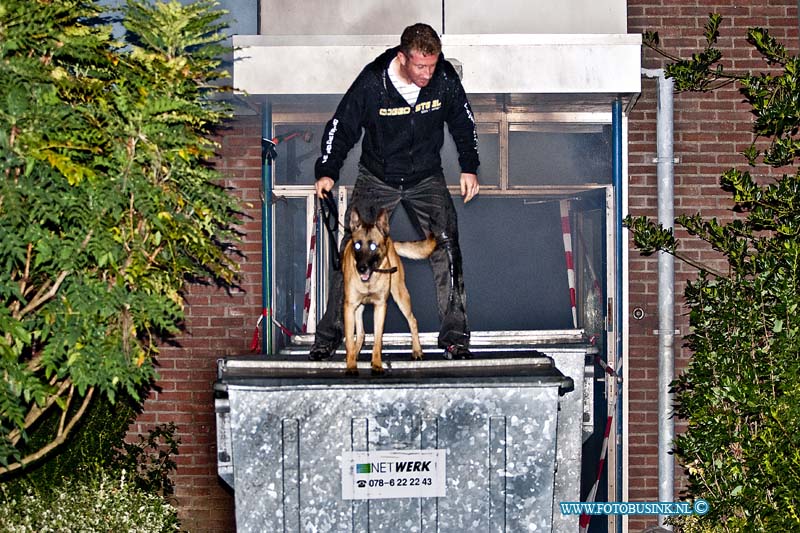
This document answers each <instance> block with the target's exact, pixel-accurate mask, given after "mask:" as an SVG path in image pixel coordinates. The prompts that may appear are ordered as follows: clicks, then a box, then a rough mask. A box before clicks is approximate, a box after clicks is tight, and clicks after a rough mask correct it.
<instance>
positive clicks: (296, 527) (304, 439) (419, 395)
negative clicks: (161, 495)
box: [215, 348, 584, 532]
mask: <svg viewBox="0 0 800 533" xmlns="http://www.w3.org/2000/svg"><path fill="white" fill-rule="evenodd" d="M389 351H391V349H389ZM556 351H558V350H556ZM562 351H563V350H562ZM563 356H564V354H563V353H562V354H560V355H559V356H558V357H563ZM573 359H576V361H577V362H578V363H577V364H576V365H573V366H576V368H578V367H580V369H581V371H582V369H583V362H584V357H583V355H582V354H581V355H580V357H577V358H576V357H573ZM359 364H360V365H362V363H359ZM360 369H361V374H360V375H359V376H358V377H347V376H345V375H344V372H343V362H332V363H317V362H314V363H312V362H306V361H302V360H298V358H297V357H284V358H274V357H273V358H263V357H260V358H228V359H221V360H220V361H219V367H218V371H219V379H218V382H217V383H216V385H215V392H216V396H217V398H216V409H217V425H218V427H217V435H218V439H217V440H218V454H219V457H218V470H219V473H220V476H221V477H222V478H223V479H224V480H225V481H226V482H227V483H228V484H230V485H231V487H233V488H234V489H235V498H236V521H237V530H238V531H241V532H264V531H270V532H273V531H276V532H277V531H314V532H326V531H330V532H343V531H409V532H413V531H418V532H424V531H439V532H448V531H459V532H464V531H481V532H483V531H509V532H511V531H561V530H565V529H563V528H561V527H560V526H558V523H559V520H563V517H554V515H553V513H554V511H553V508H554V499H559V500H561V499H566V497H570V498H571V497H574V499H575V500H577V499H578V498H577V496H574V495H573V494H571V493H572V492H574V491H573V488H575V489H576V490H577V489H578V488H579V475H580V459H579V457H580V440H581V437H580V435H581V418H580V417H581V413H582V408H581V405H580V403H581V401H582V396H583V392H582V391H583V383H582V382H581V381H578V382H577V383H576V382H575V380H574V379H573V378H572V377H570V376H568V375H565V373H562V372H561V371H559V369H558V368H557V367H556V364H555V363H554V358H552V357H548V356H545V355H543V354H542V353H541V352H539V351H535V350H525V349H519V348H517V349H515V350H512V351H491V350H488V349H487V350H484V351H482V352H481V353H480V355H479V358H477V359H474V360H469V361H458V362H455V361H445V360H435V359H431V360H424V361H411V360H410V358H409V359H407V360H406V359H404V358H403V354H400V356H399V357H397V358H396V359H395V358H393V360H392V366H391V369H390V371H389V372H388V373H387V374H386V375H384V376H381V377H373V376H371V375H370V372H369V370H368V363H364V366H360ZM576 385H578V389H579V390H578V391H576V390H575V388H576V387H575V386H576ZM576 392H577V393H578V394H580V396H581V399H580V400H579V401H578V402H577V404H578V409H579V410H580V412H579V413H578V415H577V416H578V418H577V419H576V420H574V422H575V423H577V425H576V424H575V423H573V424H570V430H569V431H568V433H571V434H572V437H570V438H569V439H567V440H572V441H574V440H576V439H577V442H573V443H572V445H573V446H577V455H578V464H577V468H575V465H569V464H568V463H569V459H568V458H565V459H564V460H563V461H562V460H561V459H559V460H560V461H562V462H563V463H564V464H563V465H561V467H568V468H564V472H565V473H566V472H571V473H575V471H577V476H578V477H577V479H575V480H574V481H575V482H576V483H577V485H575V486H574V487H573V486H572V484H570V483H567V484H566V485H567V486H560V487H559V486H558V484H557V483H555V482H554V480H555V478H556V463H557V456H558V457H560V456H562V455H567V454H565V453H564V450H573V448H570V447H567V448H563V447H560V446H558V444H559V443H558V438H559V437H558V434H559V431H562V432H563V431H564V429H563V428H564V427H565V423H564V421H563V420H561V421H559V409H560V400H563V398H562V397H560V395H562V396H563V395H565V394H567V395H569V394H574V393H576ZM573 403H575V402H573ZM561 409H562V410H563V409H564V407H563V406H562V407H561ZM569 409H572V410H573V411H574V410H575V409H574V408H572V407H571V408H569ZM569 409H568V410H569ZM559 428H562V429H559ZM575 428H577V431H575ZM565 444H566V443H565ZM557 450H558V453H557ZM398 468H399V471H398ZM409 469H410V470H411V471H409ZM570 477H572V476H570ZM561 485H564V483H563V482H562V483H561ZM568 493H570V494H568ZM556 509H557V507H556ZM554 519H555V522H554ZM554 524H555V525H554ZM574 525H575V528H576V529H577V522H576V523H575V524H574ZM569 529H572V527H570V528H569Z"/></svg>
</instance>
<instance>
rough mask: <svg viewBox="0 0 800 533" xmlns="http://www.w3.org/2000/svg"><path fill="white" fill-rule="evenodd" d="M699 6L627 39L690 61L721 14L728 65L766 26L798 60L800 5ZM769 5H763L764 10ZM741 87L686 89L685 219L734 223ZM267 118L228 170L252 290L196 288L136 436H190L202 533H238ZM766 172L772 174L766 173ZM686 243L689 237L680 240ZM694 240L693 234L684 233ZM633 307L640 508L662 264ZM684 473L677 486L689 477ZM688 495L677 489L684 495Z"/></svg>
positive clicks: (185, 503) (193, 514)
mask: <svg viewBox="0 0 800 533" xmlns="http://www.w3.org/2000/svg"><path fill="white" fill-rule="evenodd" d="M750 3H751V2H722V1H720V2H713V3H708V2H699V1H698V0H666V1H664V2H656V1H654V0H629V1H628V32H629V33H638V32H641V31H643V30H657V31H658V32H659V34H660V36H661V42H662V44H663V45H664V46H665V47H666V48H667V49H669V50H672V51H674V52H677V53H679V54H682V55H688V54H690V53H691V52H693V51H695V50H696V49H698V48H699V47H701V46H702V45H703V25H704V23H705V20H706V18H707V15H708V13H710V12H719V13H721V14H722V15H723V17H724V18H725V20H724V22H723V25H722V30H721V33H722V38H721V39H720V42H719V47H720V48H721V49H722V50H723V53H724V55H725V57H726V66H729V67H730V68H733V69H762V68H764V65H763V63H762V62H761V61H760V60H759V59H758V58H757V57H756V54H755V53H754V52H753V51H752V48H751V47H750V46H749V45H747V44H746V43H745V41H744V36H745V33H746V28H747V27H749V26H762V27H766V28H768V29H769V30H770V32H771V34H773V35H775V36H776V37H778V38H780V39H782V40H783V42H784V44H785V45H786V46H787V48H788V50H789V51H790V52H792V53H797V48H798V13H797V2H796V1H795V0H766V1H764V2H752V4H753V5H749V4H750ZM756 4H763V5H756ZM661 65H662V60H661V59H660V58H659V57H658V56H657V55H656V54H655V53H654V52H652V51H651V50H647V49H643V64H642V66H643V67H646V68H657V67H659V66H661ZM655 97H656V82H655V81H653V80H650V79H643V83H642V93H641V97H640V98H639V100H638V102H637V103H636V106H635V108H634V109H633V111H632V112H631V114H630V116H629V135H628V142H629V145H628V148H629V157H628V165H629V166H628V171H629V184H630V187H629V199H628V201H629V206H630V212H631V213H632V214H634V215H641V214H645V215H650V216H653V217H655V215H656V165H655V163H653V159H654V158H655V155H656V154H655V152H656V138H655V132H656V100H655ZM741 100H742V99H741V97H740V95H739V94H738V93H737V92H736V90H735V89H734V88H731V89H726V90H722V91H718V92H716V93H712V94H679V95H676V97H675V104H674V109H675V114H674V128H675V156H676V157H677V158H679V163H677V164H676V165H675V212H676V214H680V213H693V212H697V211H700V212H702V213H703V215H706V216H716V217H718V218H720V219H723V220H724V219H728V218H730V216H731V212H730V211H729V210H728V207H729V198H728V196H727V194H726V193H723V192H722V191H721V190H720V189H719V187H718V179H719V176H720V174H721V173H722V171H723V170H725V169H726V168H728V167H729V166H733V165H737V166H741V165H743V162H744V160H743V158H742V157H741V156H739V155H737V152H741V151H742V150H743V149H744V148H745V147H746V146H747V145H748V144H749V143H750V141H751V139H752V136H751V133H750V115H749V113H748V108H747V106H746V105H745V104H743V103H742V102H741ZM260 135H261V124H260V119H259V118H258V117H257V116H252V117H244V118H240V119H238V120H237V121H236V122H235V124H233V125H232V126H231V127H230V129H228V130H227V131H225V132H224V134H223V136H222V137H221V145H222V149H221V156H222V157H221V162H220V169H221V170H222V171H223V172H224V174H225V175H226V177H227V180H226V185H227V186H230V187H231V188H232V189H233V194H235V195H237V196H239V197H241V199H242V205H243V209H244V211H245V213H246V214H247V215H248V216H249V217H250V218H248V219H247V220H246V222H245V223H244V225H243V227H242V228H241V229H242V231H243V232H244V234H245V236H244V241H243V243H242V246H241V249H242V251H243V253H244V254H245V257H244V258H243V259H242V274H243V276H242V287H241V289H242V290H241V291H239V292H235V293H233V294H226V293H225V292H224V291H219V290H216V289H212V288H203V287H193V288H192V290H191V294H190V296H189V299H188V303H189V305H188V307H187V329H186V333H185V335H184V336H183V337H181V338H180V347H168V348H164V349H163V350H162V355H161V357H160V365H161V366H160V373H161V380H160V382H159V385H160V388H161V390H160V391H159V392H157V393H154V394H153V395H152V397H151V398H150V399H149V400H148V402H147V403H146V405H145V412H144V414H143V415H142V416H141V417H140V418H139V420H138V423H137V424H136V425H135V427H133V428H131V431H132V432H133V433H144V432H146V431H147V428H148V427H150V426H152V425H153V424H155V423H162V422H169V421H174V422H175V423H176V424H177V425H178V427H179V436H180V438H181V440H182V446H181V448H180V456H179V457H178V464H179V468H178V472H177V476H176V479H175V481H176V498H177V501H178V506H179V509H180V511H181V516H182V519H183V524H184V527H185V528H186V529H188V530H189V531H192V532H193V533H205V532H215V533H216V532H227V531H233V530H234V528H235V526H234V518H233V516H234V509H233V496H232V494H231V493H230V492H229V491H228V490H226V488H225V486H224V483H223V482H221V481H220V480H219V479H218V478H217V475H216V455H215V448H216V446H215V443H216V441H215V438H216V437H215V419H214V404H213V396H212V384H213V382H214V379H215V368H216V359H217V358H218V357H222V356H228V355H236V354H242V353H247V351H248V350H249V344H250V339H251V335H252V332H253V328H254V327H255V323H256V320H257V319H258V316H259V314H260V307H261V293H260V277H261V235H260V230H261V224H260V218H261V215H260V210H259V188H260V148H259V137H260ZM758 170H759V171H761V169H758ZM678 235H679V236H681V234H680V232H679V233H678ZM684 237H685V235H684ZM684 244H685V247H684V249H685V250H687V251H689V253H690V254H691V255H692V256H693V257H694V258H695V259H698V260H701V261H706V262H709V261H711V262H713V261H714V260H715V258H714V256H713V255H712V254H711V253H709V251H708V250H707V249H705V248H704V247H702V246H700V245H698V244H696V243H692V242H690V241H685V243H684ZM629 273H630V294H629V302H630V309H631V310H632V309H634V308H637V307H639V308H642V309H643V310H644V311H645V316H644V318H643V319H642V320H638V321H637V320H634V319H633V318H631V319H630V322H629V329H628V332H629V339H630V340H629V342H630V348H629V353H627V354H624V356H625V359H626V364H627V365H628V367H629V378H628V387H629V390H630V402H629V406H628V407H629V413H630V417H629V427H628V431H629V439H628V442H629V453H630V461H629V468H628V475H629V480H630V481H629V484H630V492H629V496H628V500H629V501H654V500H657V499H658V479H657V475H658V473H657V443H658V435H657V413H656V405H657V389H656V385H657V380H658V377H657V372H658V365H657V355H658V342H657V341H658V338H657V336H656V335H655V334H654V333H653V331H654V330H656V329H658V316H657V274H656V260H655V259H654V258H643V257H641V256H639V254H638V253H637V252H636V251H634V250H632V251H631V252H630V262H629ZM694 275H695V272H694V271H693V270H692V269H691V268H690V267H688V266H687V265H682V264H680V263H679V262H677V263H676V276H675V277H676V291H675V293H676V296H677V297H678V298H679V297H680V295H681V293H682V289H683V282H684V281H685V280H687V279H691V278H693V277H694ZM675 318H676V329H680V332H681V333H682V334H683V333H686V331H687V317H686V316H685V308H682V307H681V305H680V303H678V304H677V305H676V317H675ZM680 345H681V341H680V338H678V339H676V348H677V349H676V368H677V369H680V368H682V367H683V366H685V364H686V361H687V358H688V356H689V354H688V353H687V352H686V350H685V349H684V348H682V347H681V346H680ZM680 476H681V472H680V468H677V470H676V479H678V480H680V479H681V477H680ZM679 493H680V490H677V491H676V495H678V494H679ZM653 523H654V522H653V520H652V518H651V519H649V520H645V519H634V518H631V520H630V522H629V531H631V532H638V531H641V530H642V529H644V527H646V526H649V525H653Z"/></svg>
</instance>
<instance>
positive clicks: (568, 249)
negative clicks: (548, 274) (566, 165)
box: [559, 200, 578, 328]
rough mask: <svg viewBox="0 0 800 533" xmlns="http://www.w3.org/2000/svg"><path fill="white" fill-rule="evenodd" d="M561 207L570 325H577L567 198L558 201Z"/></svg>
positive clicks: (573, 264) (573, 263) (573, 265)
mask: <svg viewBox="0 0 800 533" xmlns="http://www.w3.org/2000/svg"><path fill="white" fill-rule="evenodd" d="M559 207H560V209H561V234H562V236H563V237H564V255H565V256H566V259H567V281H568V283H569V302H570V305H571V306H572V326H573V327H575V328H577V327H578V307H577V303H576V297H575V261H574V259H573V257H572V230H571V229H570V224H569V200H561V201H559Z"/></svg>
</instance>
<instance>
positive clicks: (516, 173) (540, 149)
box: [508, 123, 611, 187]
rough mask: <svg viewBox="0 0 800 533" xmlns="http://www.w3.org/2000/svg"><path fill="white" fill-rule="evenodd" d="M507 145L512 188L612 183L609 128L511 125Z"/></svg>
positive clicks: (602, 125)
mask: <svg viewBox="0 0 800 533" xmlns="http://www.w3.org/2000/svg"><path fill="white" fill-rule="evenodd" d="M508 141H509V142H508V144H509V146H508V175H509V184H510V185H511V186H512V187H520V186H531V185H582V184H607V183H611V126H610V125H608V124H571V123H546V124H545V123H535V124H510V125H509V132H508Z"/></svg>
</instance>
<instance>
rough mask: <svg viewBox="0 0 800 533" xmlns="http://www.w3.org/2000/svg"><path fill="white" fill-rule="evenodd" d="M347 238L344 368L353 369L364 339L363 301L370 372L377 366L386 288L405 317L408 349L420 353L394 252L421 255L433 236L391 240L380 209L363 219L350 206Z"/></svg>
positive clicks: (431, 244) (433, 245) (379, 364)
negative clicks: (369, 316)
mask: <svg viewBox="0 0 800 533" xmlns="http://www.w3.org/2000/svg"><path fill="white" fill-rule="evenodd" d="M349 224H350V233H351V239H350V240H349V241H348V243H347V244H346V245H345V248H344V252H343V253H342V274H343V276H344V335H345V337H344V338H345V348H346V351H347V370H346V373H347V374H350V375H352V374H358V369H357V366H356V360H357V359H358V354H359V352H360V351H361V347H362V346H363V345H364V305H365V304H372V305H373V306H374V308H373V319H374V323H375V331H374V336H375V343H374V345H373V347H372V372H373V373H375V374H379V373H381V372H383V366H382V361H381V351H382V349H383V324H384V321H385V320H386V305H387V303H388V301H389V294H391V295H392V298H394V301H395V302H397V306H398V307H399V308H400V311H401V312H402V313H403V316H405V317H406V320H407V321H408V327H409V329H410V330H411V350H412V351H411V355H412V357H413V358H414V359H421V358H422V346H420V343H419V331H418V329H417V319H416V318H414V314H413V313H412V312H411V297H410V295H409V294H408V288H406V282H405V271H404V270H403V263H402V262H401V261H400V257H399V256H402V257H406V258H408V259H425V258H426V257H428V256H429V255H431V252H433V250H434V249H435V248H436V240H435V239H434V238H433V236H430V235H429V236H428V238H427V239H426V240H424V241H409V242H394V241H392V238H391V237H389V219H388V215H387V214H386V211H385V210H381V211H380V213H378V216H377V217H376V219H375V223H374V224H369V223H366V222H365V221H364V220H363V219H362V218H361V216H360V215H359V213H358V210H357V209H355V208H353V209H351V210H350V221H349Z"/></svg>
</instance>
